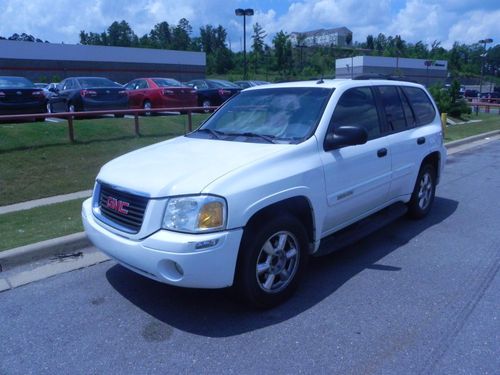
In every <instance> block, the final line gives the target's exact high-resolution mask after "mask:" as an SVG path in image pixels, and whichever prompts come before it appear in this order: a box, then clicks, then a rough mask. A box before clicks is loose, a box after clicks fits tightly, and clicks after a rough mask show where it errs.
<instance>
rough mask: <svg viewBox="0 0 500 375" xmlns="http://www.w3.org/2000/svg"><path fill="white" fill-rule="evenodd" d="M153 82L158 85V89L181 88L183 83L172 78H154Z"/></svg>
mask: <svg viewBox="0 0 500 375" xmlns="http://www.w3.org/2000/svg"><path fill="white" fill-rule="evenodd" d="M153 82H154V83H156V84H157V85H158V87H172V86H174V87H180V86H182V83H180V82H179V81H177V80H175V79H172V78H153Z"/></svg>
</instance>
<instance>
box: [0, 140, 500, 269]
mask: <svg viewBox="0 0 500 375" xmlns="http://www.w3.org/2000/svg"><path fill="white" fill-rule="evenodd" d="M497 134H500V130H494V131H491V132H488V133H482V134H478V135H474V136H471V137H467V138H463V139H459V140H457V141H452V142H448V143H445V146H446V148H447V149H448V150H450V149H453V148H456V147H459V146H462V145H464V144H466V143H472V142H475V141H478V140H482V139H485V138H488V137H491V136H495V135H497ZM89 246H92V244H91V242H90V240H89V239H88V238H87V236H86V235H85V232H80V233H74V234H70V235H68V236H63V237H58V238H53V239H51V240H46V241H42V242H37V243H34V244H31V245H26V246H21V247H16V248H14V249H11V250H5V251H1V252H0V272H2V271H6V270H8V269H11V268H13V267H16V266H20V265H23V264H27V263H31V262H34V261H37V260H40V259H43V258H48V257H51V256H58V255H67V254H68V253H70V252H72V251H76V250H81V249H83V248H85V247H89Z"/></svg>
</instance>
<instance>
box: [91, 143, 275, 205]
mask: <svg viewBox="0 0 500 375" xmlns="http://www.w3.org/2000/svg"><path fill="white" fill-rule="evenodd" d="M282 147H283V145H278V144H263V143H248V142H234V141H222V140H213V139H198V138H189V137H178V138H174V139H172V140H169V141H165V142H161V143H158V144H155V145H152V146H149V147H146V148H143V149H140V150H137V151H133V152H131V153H128V154H125V155H123V156H120V157H118V158H116V159H114V160H112V161H110V162H109V163H107V164H105V165H104V166H103V167H102V168H101V171H100V172H99V175H98V177H97V179H98V180H99V181H100V182H103V183H107V184H110V185H113V186H116V187H118V188H122V189H126V190H129V191H131V192H136V193H142V194H145V195H147V196H149V197H151V198H161V197H167V196H174V195H183V194H198V193H202V192H203V189H204V188H205V187H206V186H207V185H209V184H210V183H212V182H213V181H215V180H216V179H218V178H220V177H222V176H224V175H225V174H228V173H230V172H232V171H234V170H235V169H237V168H239V167H242V166H244V165H246V164H248V163H252V162H255V161H256V160H259V159H261V158H265V157H266V156H268V155H270V154H272V153H275V152H278V151H279V150H280V149H281V148H282Z"/></svg>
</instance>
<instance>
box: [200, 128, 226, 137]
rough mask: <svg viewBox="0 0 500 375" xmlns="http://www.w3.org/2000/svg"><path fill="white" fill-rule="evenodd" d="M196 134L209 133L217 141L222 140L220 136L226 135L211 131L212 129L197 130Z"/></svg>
mask: <svg viewBox="0 0 500 375" xmlns="http://www.w3.org/2000/svg"><path fill="white" fill-rule="evenodd" d="M197 132H207V133H210V134H211V135H213V136H214V138H217V139H222V138H221V135H226V134H225V133H223V132H221V131H218V130H213V129H210V128H203V129H198V130H197Z"/></svg>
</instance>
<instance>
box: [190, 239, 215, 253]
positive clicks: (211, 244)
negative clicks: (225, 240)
mask: <svg viewBox="0 0 500 375" xmlns="http://www.w3.org/2000/svg"><path fill="white" fill-rule="evenodd" d="M218 243H219V239H218V238H216V239H214V240H208V241H202V242H197V243H196V244H195V245H194V248H195V249H196V250H201V249H207V248H209V247H214V246H215V245H217V244H218Z"/></svg>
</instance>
